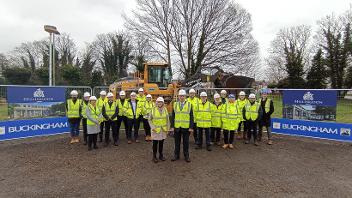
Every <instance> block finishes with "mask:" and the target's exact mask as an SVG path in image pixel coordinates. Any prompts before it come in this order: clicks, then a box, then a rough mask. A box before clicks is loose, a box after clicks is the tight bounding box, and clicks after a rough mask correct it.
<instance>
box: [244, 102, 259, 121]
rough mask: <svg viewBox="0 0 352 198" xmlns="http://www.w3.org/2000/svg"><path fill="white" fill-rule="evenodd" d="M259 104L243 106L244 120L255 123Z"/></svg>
mask: <svg viewBox="0 0 352 198" xmlns="http://www.w3.org/2000/svg"><path fill="white" fill-rule="evenodd" d="M259 107H260V104H259V103H258V102H254V103H253V105H252V104H251V103H250V102H248V103H247V104H246V106H245V108H246V119H247V120H252V121H255V120H256V119H257V118H258V114H259Z"/></svg>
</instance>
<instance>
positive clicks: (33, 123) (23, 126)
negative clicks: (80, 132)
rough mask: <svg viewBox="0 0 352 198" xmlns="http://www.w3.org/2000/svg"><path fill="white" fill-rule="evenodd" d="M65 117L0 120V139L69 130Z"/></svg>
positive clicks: (52, 133)
mask: <svg viewBox="0 0 352 198" xmlns="http://www.w3.org/2000/svg"><path fill="white" fill-rule="evenodd" d="M69 131H70V129H69V124H68V122H67V118H66V117H62V118H44V119H32V120H16V121H4V122H0V141H3V140H10V139H20V138H27V137H34V136H47V135H54V134H59V133H65V132H69Z"/></svg>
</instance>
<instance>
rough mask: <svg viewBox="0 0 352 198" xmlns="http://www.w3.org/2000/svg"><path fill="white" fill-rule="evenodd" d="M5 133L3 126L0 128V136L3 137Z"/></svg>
mask: <svg viewBox="0 0 352 198" xmlns="http://www.w3.org/2000/svg"><path fill="white" fill-rule="evenodd" d="M5 131H6V128H5V127H4V126H3V127H0V135H5Z"/></svg>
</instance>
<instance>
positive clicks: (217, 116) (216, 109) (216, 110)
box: [211, 102, 223, 128]
mask: <svg viewBox="0 0 352 198" xmlns="http://www.w3.org/2000/svg"><path fill="white" fill-rule="evenodd" d="M222 108H223V104H222V103H221V102H220V104H219V105H218V106H216V104H215V103H214V104H212V105H211V127H215V128H221V125H222V121H221V114H222Z"/></svg>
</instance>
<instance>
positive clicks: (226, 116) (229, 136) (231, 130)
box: [221, 94, 241, 149]
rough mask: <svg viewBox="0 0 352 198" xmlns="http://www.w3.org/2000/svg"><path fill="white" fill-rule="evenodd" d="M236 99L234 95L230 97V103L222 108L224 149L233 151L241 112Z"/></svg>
mask: <svg viewBox="0 0 352 198" xmlns="http://www.w3.org/2000/svg"><path fill="white" fill-rule="evenodd" d="M235 100H236V97H235V95H234V94H230V95H229V101H228V102H227V103H225V104H223V108H222V118H221V119H222V123H223V125H222V129H223V133H224V145H223V147H222V148H224V149H227V148H230V149H233V148H234V145H233V142H234V136H235V132H236V131H237V129H238V123H239V122H240V115H241V112H240V111H239V109H238V106H237V104H236V102H235Z"/></svg>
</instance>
